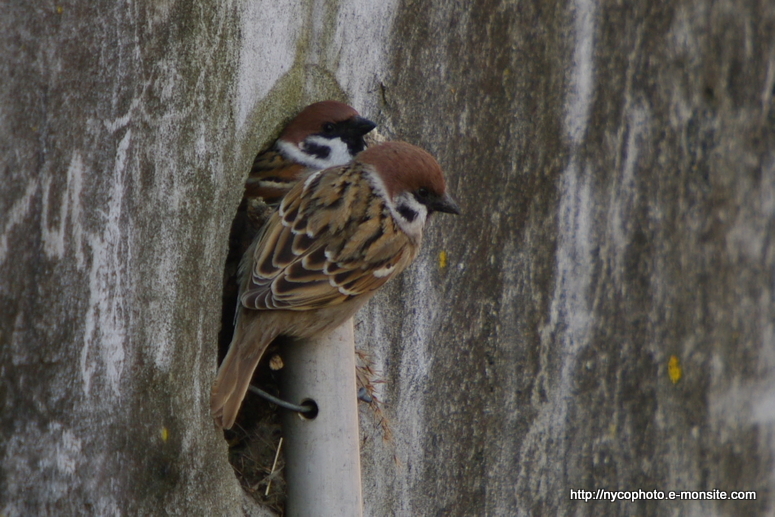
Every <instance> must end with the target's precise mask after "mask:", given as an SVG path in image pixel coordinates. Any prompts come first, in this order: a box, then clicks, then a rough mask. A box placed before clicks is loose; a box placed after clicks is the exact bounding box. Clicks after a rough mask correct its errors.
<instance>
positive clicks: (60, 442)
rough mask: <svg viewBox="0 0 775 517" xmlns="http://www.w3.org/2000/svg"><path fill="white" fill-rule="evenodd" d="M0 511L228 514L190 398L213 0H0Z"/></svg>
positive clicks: (219, 474)
mask: <svg viewBox="0 0 775 517" xmlns="http://www.w3.org/2000/svg"><path fill="white" fill-rule="evenodd" d="M2 11H3V15H2V17H0V38H2V39H1V40H0V48H2V50H0V53H2V56H3V57H2V58H1V59H0V63H2V64H1V65H0V66H1V67H2V68H1V72H0V73H2V76H3V80H2V86H1V87H0V118H1V119H2V123H0V146H2V150H0V160H2V178H3V179H2V187H0V189H1V191H2V194H1V195H0V213H1V214H2V216H1V217H0V278H1V284H0V364H1V365H2V366H1V368H2V370H1V371H2V389H1V390H0V400H2V407H3V409H2V417H0V418H1V420H0V431H1V435H0V436H1V437H2V438H1V439H0V457H1V458H2V469H1V470H0V513H2V514H3V515H7V516H17V515H25V516H26V515H87V514H93V515H117V514H128V515H158V514H161V513H166V514H172V515H183V514H185V515H204V514H209V515H221V514H231V515H236V514H241V513H242V512H243V509H242V505H243V503H242V494H241V491H240V488H239V486H238V485H237V483H236V482H235V480H234V478H233V474H232V471H231V469H230V467H229V465H228V463H227V462H226V461H225V460H224V458H225V454H226V446H225V444H224V443H223V441H222V440H221V439H220V438H219V436H218V433H216V432H215V430H214V429H213V424H212V421H211V419H210V418H209V411H208V407H207V399H208V394H209V385H210V382H211V380H212V376H213V357H214V355H213V353H214V350H215V349H214V347H213V338H214V336H215V333H216V332H217V327H215V324H216V322H217V315H218V313H217V311H216V309H217V304H218V302H219V298H220V296H219V292H220V275H219V269H220V268H222V267H223V266H222V262H223V257H224V254H225V242H224V240H223V238H222V237H223V235H224V234H225V232H226V231H227V230H228V223H229V217H230V213H231V211H232V208H233V206H235V203H236V202H237V201H238V197H239V191H238V190H235V187H237V186H238V185H239V183H240V181H241V174H240V172H239V169H238V168H237V167H236V165H237V164H243V162H244V161H247V160H249V158H248V155H247V153H245V155H244V156H242V155H240V154H237V153H235V150H239V148H238V146H237V144H238V141H237V140H235V135H236V131H235V125H234V116H233V109H232V103H233V99H234V90H235V88H234V82H233V79H232V77H233V76H234V75H235V69H236V67H237V63H238V46H237V45H235V43H236V42H238V41H239V39H238V35H239V31H238V25H237V24H236V23H235V22H237V21H238V17H237V10H236V8H235V5H234V4H233V3H231V2H218V3H214V2H197V3H193V4H190V3H185V2H137V3H119V4H116V3H115V2H86V3H84V2H74V3H70V2H64V3H62V4H56V3H42V2H10V3H9V2H4V3H3V5H2Z"/></svg>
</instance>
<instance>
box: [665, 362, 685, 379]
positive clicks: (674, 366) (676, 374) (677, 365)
mask: <svg viewBox="0 0 775 517" xmlns="http://www.w3.org/2000/svg"><path fill="white" fill-rule="evenodd" d="M667 375H668V377H670V380H671V381H673V384H678V381H680V380H681V377H683V368H681V360H680V359H678V356H676V355H671V356H670V360H669V361H668V362H667Z"/></svg>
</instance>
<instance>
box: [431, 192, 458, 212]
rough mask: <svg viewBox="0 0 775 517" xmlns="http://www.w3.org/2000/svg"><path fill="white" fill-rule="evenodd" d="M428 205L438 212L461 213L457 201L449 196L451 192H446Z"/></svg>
mask: <svg viewBox="0 0 775 517" xmlns="http://www.w3.org/2000/svg"><path fill="white" fill-rule="evenodd" d="M428 207H429V208H430V209H431V210H435V211H437V212H444V213H447V214H456V215H460V207H459V206H458V204H457V203H455V200H454V199H452V198H451V197H449V194H444V196H443V197H440V198H437V199H434V200H433V201H431V202H430V203H428Z"/></svg>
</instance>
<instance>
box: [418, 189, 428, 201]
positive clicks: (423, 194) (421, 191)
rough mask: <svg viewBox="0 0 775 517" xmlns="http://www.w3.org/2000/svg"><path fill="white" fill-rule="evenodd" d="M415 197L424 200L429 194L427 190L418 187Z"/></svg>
mask: <svg viewBox="0 0 775 517" xmlns="http://www.w3.org/2000/svg"><path fill="white" fill-rule="evenodd" d="M417 195H418V196H420V197H421V198H423V199H424V198H427V197H428V196H429V195H430V192H428V189H427V188H425V187H420V189H419V190H418V191H417Z"/></svg>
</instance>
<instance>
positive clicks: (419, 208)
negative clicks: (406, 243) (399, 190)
mask: <svg viewBox="0 0 775 517" xmlns="http://www.w3.org/2000/svg"><path fill="white" fill-rule="evenodd" d="M401 206H405V207H407V208H409V209H411V210H412V211H413V212H415V213H416V214H417V216H416V217H415V218H414V219H413V220H411V221H410V220H408V219H407V218H406V217H404V216H403V215H402V214H401V211H400V210H399V209H398V208H399V207H401ZM390 211H391V212H392V213H393V217H394V218H395V220H396V221H398V225H399V226H400V227H401V229H402V230H404V231H405V232H406V233H407V235H409V236H410V237H412V238H413V239H415V240H416V241H418V242H419V240H420V239H421V238H422V231H423V228H424V227H425V220H426V219H427V218H428V208H427V207H426V206H425V205H423V204H422V203H420V202H419V201H417V199H415V197H414V196H413V195H412V194H409V193H408V192H407V193H404V194H401V195H399V196H397V197H396V199H395V204H391V205H390Z"/></svg>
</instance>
